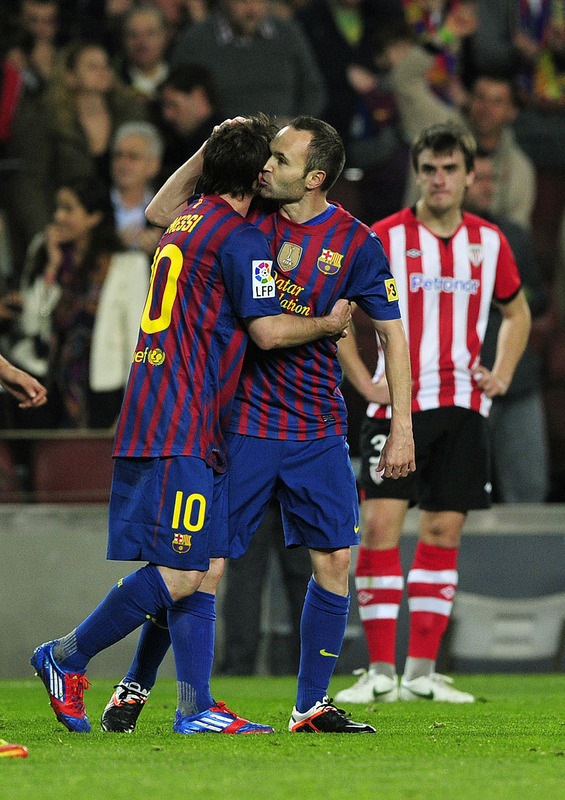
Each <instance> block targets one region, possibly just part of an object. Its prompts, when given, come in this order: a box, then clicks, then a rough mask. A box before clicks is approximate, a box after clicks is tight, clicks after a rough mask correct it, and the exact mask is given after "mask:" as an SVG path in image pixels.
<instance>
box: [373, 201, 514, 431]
mask: <svg viewBox="0 0 565 800" xmlns="http://www.w3.org/2000/svg"><path fill="white" fill-rule="evenodd" d="M372 230H374V231H375V232H376V233H377V235H378V236H379V237H380V239H381V241H382V243H383V246H384V250H385V252H386V254H387V256H388V258H389V261H390V267H391V272H392V274H393V275H394V278H395V280H396V286H397V289H398V299H399V303H400V310H401V314H402V321H403V323H404V327H405V329H406V335H407V337H408V342H409V347H410V359H411V363H412V411H424V410H426V409H431V408H438V407H441V406H459V407H462V408H472V409H474V410H476V411H478V412H480V413H481V414H483V416H487V415H488V413H489V410H490V406H491V401H490V399H489V398H488V397H487V396H486V395H484V394H483V392H482V391H481V390H480V389H479V387H478V386H477V383H476V381H475V380H474V378H473V373H474V371H475V369H476V367H477V366H478V364H479V359H480V350H481V345H482V342H483V338H484V335H485V330H486V327H487V321H488V314H489V308H490V305H491V301H492V299H493V298H495V299H497V300H500V301H502V302H505V301H509V300H511V299H512V298H513V297H514V296H515V295H516V293H517V292H518V290H519V289H520V276H519V274H518V269H517V267H516V263H515V261H514V256H513V255H512V251H511V249H510V245H509V244H508V242H507V240H506V238H505V237H504V235H503V234H502V232H501V231H500V230H499V229H498V228H497V227H496V225H493V224H492V223H490V222H487V221H486V220H483V219H481V218H480V217H476V216H475V215H473V214H468V213H464V214H463V221H462V223H461V225H460V226H459V228H458V229H457V231H456V232H455V233H454V235H453V236H452V237H451V238H450V239H449V241H448V242H447V243H446V242H445V241H444V240H443V239H441V238H440V237H438V236H436V235H435V234H434V233H432V232H431V231H430V230H429V229H428V228H427V227H426V226H425V225H423V224H422V223H421V222H419V220H418V219H417V218H416V216H415V214H414V212H413V210H412V209H409V208H405V209H403V210H402V211H400V212H398V213H397V214H393V215H392V216H390V217H387V218H386V219H384V220H380V221H379V222H376V223H375V224H374V225H373V226H372ZM377 342H378V337H377ZM383 373H384V354H383V352H382V349H381V348H380V345H379V361H378V365H377V370H376V372H375V375H374V378H373V380H374V381H378V380H379V379H380V378H381V377H382V375H383ZM390 414H391V409H390V406H380V405H378V404H377V403H370V404H369V406H368V408H367V416H369V417H390Z"/></svg>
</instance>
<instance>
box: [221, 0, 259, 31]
mask: <svg viewBox="0 0 565 800" xmlns="http://www.w3.org/2000/svg"><path fill="white" fill-rule="evenodd" d="M268 7H269V4H268V2H267V0H221V2H220V8H221V9H222V11H223V12H224V14H225V15H226V17H227V18H228V20H229V22H230V25H231V26H232V28H233V29H234V30H235V32H236V33H237V34H238V35H239V36H253V35H254V34H255V33H257V31H258V29H259V27H260V25H261V23H262V22H263V21H264V19H265V17H266V16H267V10H268Z"/></svg>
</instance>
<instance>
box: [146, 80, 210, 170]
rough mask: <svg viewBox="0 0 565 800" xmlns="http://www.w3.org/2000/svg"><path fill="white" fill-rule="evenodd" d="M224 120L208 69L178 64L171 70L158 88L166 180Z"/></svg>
mask: <svg viewBox="0 0 565 800" xmlns="http://www.w3.org/2000/svg"><path fill="white" fill-rule="evenodd" d="M224 119H225V115H224V114H222V113H221V112H220V109H219V100H218V88H217V86H216V81H215V78H214V76H213V74H212V72H211V71H210V70H209V69H208V68H207V67H204V66H202V65H200V64H181V65H180V66H178V67H175V68H174V69H172V70H171V73H170V75H169V77H168V78H167V79H166V81H165V82H164V84H163V86H162V87H161V122H162V133H163V136H164V138H165V143H166V146H165V156H164V169H163V173H164V176H165V178H167V177H168V176H169V175H171V174H172V173H173V172H174V171H175V170H176V169H177V168H178V167H180V166H181V164H183V163H184V162H185V161H186V159H187V158H188V157H189V156H190V155H192V153H194V152H196V150H198V148H199V147H200V145H201V144H202V143H203V142H204V141H205V140H206V139H207V138H208V136H209V135H210V133H211V132H212V129H213V127H214V125H216V124H219V123H220V122H222V121H223V120H224Z"/></svg>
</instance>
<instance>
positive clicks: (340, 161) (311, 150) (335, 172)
mask: <svg viewBox="0 0 565 800" xmlns="http://www.w3.org/2000/svg"><path fill="white" fill-rule="evenodd" d="M290 127H291V128H294V129H295V130H297V131H309V132H310V133H311V134H312V139H311V141H310V144H309V145H308V160H307V161H306V167H305V168H304V174H305V175H306V174H307V173H308V172H311V171H312V170H316V169H321V170H323V171H324V172H325V173H326V177H325V179H324V182H323V183H322V185H321V186H320V188H321V189H323V190H324V191H325V192H328V191H329V190H330V189H331V188H332V186H333V185H334V183H335V182H336V181H337V179H338V178H339V176H340V175H341V173H342V171H343V167H344V166H345V147H344V145H343V141H342V138H341V136H340V135H339V133H338V132H337V131H336V129H335V128H333V127H332V126H331V125H330V124H329V123H327V122H324V120H321V119H316V118H315V117H308V116H301V117H295V118H294V119H293V120H292V121H291V122H290Z"/></svg>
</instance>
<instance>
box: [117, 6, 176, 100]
mask: <svg viewBox="0 0 565 800" xmlns="http://www.w3.org/2000/svg"><path fill="white" fill-rule="evenodd" d="M170 38H171V29H170V28H169V26H168V23H167V20H166V18H165V15H164V14H163V12H162V11H161V10H160V8H159V7H158V6H156V5H150V4H149V3H144V4H142V5H140V6H134V7H133V8H132V9H131V10H130V11H129V12H128V13H127V14H126V15H125V18H124V22H123V49H122V53H123V57H122V63H121V66H120V70H119V74H120V77H121V78H122V79H123V81H124V83H126V84H128V85H130V86H133V88H134V89H135V90H136V91H137V92H139V93H140V94H141V95H142V96H143V97H145V98H147V99H148V100H156V99H157V96H158V93H159V87H160V86H161V84H162V83H163V81H164V80H165V78H166V77H167V75H168V73H169V65H168V63H167V48H168V46H169V43H170Z"/></svg>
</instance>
